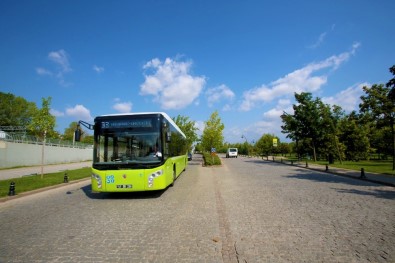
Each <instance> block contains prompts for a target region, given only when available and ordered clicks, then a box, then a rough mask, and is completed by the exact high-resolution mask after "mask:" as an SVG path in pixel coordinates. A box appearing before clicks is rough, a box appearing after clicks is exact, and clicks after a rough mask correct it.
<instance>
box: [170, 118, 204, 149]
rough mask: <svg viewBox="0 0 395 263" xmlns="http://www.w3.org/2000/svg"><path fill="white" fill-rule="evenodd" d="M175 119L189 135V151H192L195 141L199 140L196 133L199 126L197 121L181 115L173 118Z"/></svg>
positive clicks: (186, 134)
mask: <svg viewBox="0 0 395 263" xmlns="http://www.w3.org/2000/svg"><path fill="white" fill-rule="evenodd" d="M173 120H174V122H175V123H176V124H177V126H178V127H179V128H180V129H181V131H182V132H183V133H184V134H185V136H186V137H187V147H188V151H191V150H192V145H193V143H194V142H196V141H197V140H198V136H197V134H196V131H197V130H198V128H197V127H196V125H195V122H194V121H191V120H189V117H186V116H181V115H178V116H177V117H176V118H173Z"/></svg>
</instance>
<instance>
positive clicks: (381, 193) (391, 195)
mask: <svg viewBox="0 0 395 263" xmlns="http://www.w3.org/2000/svg"><path fill="white" fill-rule="evenodd" d="M332 189H334V190H336V191H338V192H339V193H347V194H358V195H367V196H374V197H377V198H384V199H390V200H394V199H395V191H389V190H371V191H362V190H357V189H338V188H332Z"/></svg>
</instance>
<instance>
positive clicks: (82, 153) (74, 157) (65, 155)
mask: <svg viewBox="0 0 395 263" xmlns="http://www.w3.org/2000/svg"><path fill="white" fill-rule="evenodd" d="M41 151H42V145H39V144H27V143H15V142H8V141H3V140H0V168H9V167H16V166H33V165H40V164H41ZM92 156H93V149H80V148H71V147H60V146H48V145H46V146H44V164H58V163H71V162H82V161H91V160H92Z"/></svg>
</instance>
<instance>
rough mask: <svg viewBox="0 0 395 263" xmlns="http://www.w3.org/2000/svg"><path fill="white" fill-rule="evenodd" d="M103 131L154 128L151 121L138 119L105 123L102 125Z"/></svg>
mask: <svg viewBox="0 0 395 263" xmlns="http://www.w3.org/2000/svg"><path fill="white" fill-rule="evenodd" d="M101 128H102V129H110V128H152V120H151V119H136V120H111V121H103V122H102V123H101Z"/></svg>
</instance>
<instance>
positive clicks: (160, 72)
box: [140, 58, 206, 109]
mask: <svg viewBox="0 0 395 263" xmlns="http://www.w3.org/2000/svg"><path fill="white" fill-rule="evenodd" d="M191 66H192V62H190V61H189V62H179V61H175V60H172V59H170V58H166V60H165V61H163V62H162V61H161V60H159V59H158V58H154V59H152V60H151V61H149V62H147V63H146V64H145V65H144V66H143V69H145V70H147V71H149V70H152V72H151V74H148V75H145V81H144V83H143V84H141V85H140V95H143V96H145V95H152V96H154V102H157V103H159V104H160V105H161V108H163V109H181V108H184V107H186V106H188V105H189V104H191V103H193V102H194V101H195V100H196V99H197V97H198V96H199V95H200V92H201V91H202V89H203V87H204V85H205V84H206V79H205V77H203V76H200V77H196V76H192V75H191V74H190V72H189V71H190V68H191Z"/></svg>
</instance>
